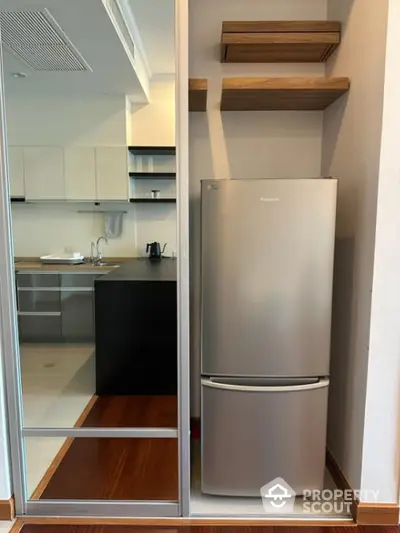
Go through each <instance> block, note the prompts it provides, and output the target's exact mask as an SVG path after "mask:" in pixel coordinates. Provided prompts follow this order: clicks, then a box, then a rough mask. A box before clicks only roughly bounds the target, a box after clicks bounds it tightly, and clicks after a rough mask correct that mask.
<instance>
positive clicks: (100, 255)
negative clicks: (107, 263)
mask: <svg viewBox="0 0 400 533" xmlns="http://www.w3.org/2000/svg"><path fill="white" fill-rule="evenodd" d="M101 241H104V242H105V243H106V244H108V239H107V237H99V238H98V239H97V242H96V253H97V257H96V262H95V264H96V265H101V264H102V262H103V255H102V253H101V251H100V246H99V245H100V242H101Z"/></svg>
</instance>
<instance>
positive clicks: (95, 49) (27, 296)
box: [0, 0, 179, 516]
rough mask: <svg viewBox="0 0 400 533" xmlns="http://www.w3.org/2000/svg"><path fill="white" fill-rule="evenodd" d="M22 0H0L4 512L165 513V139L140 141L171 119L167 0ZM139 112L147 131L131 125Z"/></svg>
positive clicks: (169, 416) (171, 220)
mask: <svg viewBox="0 0 400 533" xmlns="http://www.w3.org/2000/svg"><path fill="white" fill-rule="evenodd" d="M152 2H154V9H156V6H157V8H159V2H158V0H152ZM23 4H24V2H23V0H13V1H12V2H11V1H10V0H0V24H1V30H2V48H3V62H2V68H3V74H4V87H2V89H5V91H4V92H3V94H2V97H3V98H4V94H5V100H4V101H3V108H2V118H3V135H5V134H7V138H6V137H3V145H2V151H3V152H4V154H5V156H6V159H4V160H2V163H3V168H2V172H3V175H4V176H8V179H9V188H7V187H4V188H3V189H2V191H1V194H2V205H3V207H4V208H5V209H4V212H5V213H6V215H7V217H8V219H7V220H4V221H3V222H4V223H5V227H7V226H8V228H9V229H11V242H12V250H10V248H9V247H8V249H7V244H9V243H7V239H6V240H5V241H4V242H3V243H2V245H4V248H5V249H6V250H7V254H8V265H7V266H6V270H7V272H5V274H6V277H5V279H8V281H10V280H12V286H11V285H9V286H7V287H6V290H5V291H3V295H2V298H3V300H2V307H3V311H4V309H5V306H8V311H9V317H10V318H9V320H10V323H9V326H10V331H13V330H14V335H13V336H12V337H10V338H9V339H8V343H9V346H10V354H12V353H13V354H14V355H13V361H11V363H10V362H9V364H8V379H9V381H10V382H13V383H14V389H15V390H11V391H10V398H11V402H10V411H11V413H12V414H13V415H14V422H15V426H16V427H13V435H14V436H16V437H17V439H16V442H17V447H16V448H15V449H13V455H14V457H13V458H14V464H15V465H16V466H15V473H14V478H15V496H16V504H17V510H18V512H19V513H21V514H40V515H68V514H74V515H88V514H90V515H93V516H96V515H98V516H101V515H104V516H119V515H122V516H178V514H179V459H178V458H179V452H178V444H179V441H178V429H177V428H178V391H177V383H178V379H177V260H176V256H177V228H176V187H175V180H176V173H177V170H176V161H175V158H176V152H175V139H174V136H171V137H170V139H169V141H168V143H166V142H165V146H164V147H161V148H158V150H157V149H155V150H154V146H158V147H159V146H160V144H161V143H160V140H159V139H157V135H158V134H159V133H160V132H159V128H160V127H162V128H164V132H165V131H174V129H175V124H174V116H173V115H174V114H173V113H172V114H171V113H170V110H171V109H173V108H174V106H175V102H174V85H175V82H174V74H175V48H174V31H175V18H174V10H175V6H174V1H173V0H167V1H165V2H164V3H163V9H164V10H165V13H164V16H163V17H160V18H157V20H153V19H152V9H148V6H147V9H146V10H143V9H141V7H140V6H141V2H136V1H135V0H130V1H129V2H126V3H124V5H122V4H121V5H120V4H119V2H98V1H88V2H85V3H84V5H83V4H82V3H81V2H77V1H72V2H68V3H63V4H62V5H61V4H60V2H56V1H55V0H54V1H53V2H52V1H50V2H49V3H48V9H46V10H40V9H38V10H37V11H33V12H30V13H27V12H26V10H24V8H23ZM78 10H79V17H86V19H87V20H91V24H92V27H91V30H90V31H88V28H87V27H85V30H84V31H83V30H82V28H81V25H78V24H77V16H76V15H77V13H78ZM130 17H134V18H135V19H136V21H137V22H140V23H141V24H139V27H143V28H144V29H145V30H144V31H146V34H145V35H143V36H142V40H143V43H144V48H143V50H142V53H143V54H146V55H147V61H148V62H149V65H150V66H151V72H152V74H153V75H155V74H157V72H158V69H164V68H167V69H168V74H170V76H169V78H168V79H169V80H170V81H169V82H168V83H169V87H168V88H165V87H163V88H160V86H158V85H154V83H152V82H151V80H150V79H149V76H148V74H149V73H146V74H144V73H143V72H142V71H141V72H138V71H137V70H136V63H135V62H133V60H132V59H133V58H132V54H131V49H132V47H131V46H130V43H129V42H126V40H127V39H129V38H131V37H130V35H131V34H130V32H129V31H128V32H126V31H125V29H126V27H125V29H124V28H123V29H124V31H121V25H122V26H125V25H126V24H128V22H127V21H129V19H130ZM28 19H29V20H28ZM15 20H18V21H19V23H20V24H21V25H22V26H23V27H24V39H26V38H27V36H28V37H29V35H32V39H33V36H34V35H35V31H36V30H37V28H38V27H39V26H40V27H41V28H42V30H43V28H44V29H45V30H46V31H48V32H49V36H50V35H51V37H52V39H54V40H55V43H53V44H54V45H56V44H58V45H59V46H58V48H57V50H58V54H59V55H58V56H57V57H55V56H54V49H55V48H54V47H53V48H52V47H51V46H48V48H46V46H47V44H46V43H47V41H46V42H44V43H41V44H40V46H42V48H41V49H42V51H43V49H44V53H42V55H41V56H40V57H39V56H38V55H35V54H30V55H29V50H28V49H25V48H24V47H19V46H18V39H19V38H22V34H21V35H19V33H18V31H14V30H13V31H11V28H14V27H15V24H14V23H13V21H14V22H15ZM158 20H162V27H157V24H160V22H158ZM13 24H14V25H13ZM152 24H154V27H152ZM22 26H21V27H22ZM18 27H19V26H17V28H18ZM146 28H147V30H146ZM128 29H129V28H128ZM149 29H151V31H149ZM160 32H162V34H163V41H162V42H163V49H162V54H160V53H159V52H160V51H155V48H154V46H155V43H154V42H153V37H152V36H155V35H157V34H159V33H160ZM32 42H36V41H34V40H33V41H32ZM131 44H133V43H131ZM43 47H44V48H43ZM33 48H34V46H33ZM135 53H137V54H140V53H141V52H140V51H138V52H136V49H135ZM161 55H162V59H160V56H161ZM105 58H106V59H107V60H105ZM160 73H161V72H160ZM143 76H147V78H146V77H143ZM155 77H157V76H155ZM151 96H153V99H154V98H155V99H157V98H159V101H158V103H157V105H156V104H154V108H151V109H150V113H149V117H152V118H148V117H146V116H144V117H143V114H141V113H139V111H140V108H139V107H137V106H136V107H135V106H134V105H133V104H132V101H133V102H141V104H142V106H143V105H145V106H149V108H150V107H151V105H152V103H151V102H152V99H151ZM160 108H161V109H163V108H164V109H166V108H168V110H169V112H168V114H167V115H166V114H165V113H163V112H162V113H161V115H160V116H159V115H158V114H157V113H158V111H157V110H159V109H160ZM4 111H5V115H4ZM5 117H6V120H5ZM150 120H153V122H154V124H153V125H152V124H151V123H150ZM167 120H170V121H171V122H172V123H170V124H166V121H167ZM143 121H144V122H143ZM144 123H145V125H146V127H147V128H148V129H147V131H153V132H154V133H153V134H154V136H155V137H154V139H150V138H149V137H148V136H147V137H146V138H144V137H143V140H142V141H141V139H140V138H139V137H138V135H139V134H138V132H139V133H140V131H142V129H143V125H144ZM141 144H143V146H142V147H141V146H140V145H141ZM149 145H151V146H149ZM152 147H153V151H152ZM2 159H3V158H2ZM139 159H140V160H139ZM139 167H140V168H139ZM148 244H151V246H147V245H148ZM158 244H159V245H160V246H159V247H157V246H158ZM164 244H166V246H164ZM149 249H150V251H151V254H152V257H151V258H149V257H148V256H147V254H146V251H147V250H149ZM161 249H163V250H164V251H163V252H162V254H161V253H159V252H158V251H157V250H161ZM11 348H12V349H11Z"/></svg>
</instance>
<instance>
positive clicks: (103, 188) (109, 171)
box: [96, 147, 129, 201]
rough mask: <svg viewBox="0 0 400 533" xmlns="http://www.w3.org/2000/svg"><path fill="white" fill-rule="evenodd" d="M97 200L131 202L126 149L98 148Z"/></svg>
mask: <svg viewBox="0 0 400 533" xmlns="http://www.w3.org/2000/svg"><path fill="white" fill-rule="evenodd" d="M96 181H97V199H98V200H99V201H100V200H126V201H127V200H129V176H128V151H127V148H126V147H101V148H96Z"/></svg>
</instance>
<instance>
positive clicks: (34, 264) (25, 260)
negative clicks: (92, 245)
mask: <svg viewBox="0 0 400 533" xmlns="http://www.w3.org/2000/svg"><path fill="white" fill-rule="evenodd" d="M132 259H135V257H105V258H104V262H105V263H126V262H127V261H131V260H132ZM14 267H15V270H43V271H70V270H72V271H83V272H85V271H96V272H97V271H107V272H108V271H110V270H112V269H114V268H116V267H115V266H114V265H108V266H107V265H106V266H94V265H92V264H91V263H81V264H79V265H48V264H43V263H42V262H41V261H40V259H38V258H37V257H16V258H15V260H14Z"/></svg>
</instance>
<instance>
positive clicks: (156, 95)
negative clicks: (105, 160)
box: [129, 79, 175, 146]
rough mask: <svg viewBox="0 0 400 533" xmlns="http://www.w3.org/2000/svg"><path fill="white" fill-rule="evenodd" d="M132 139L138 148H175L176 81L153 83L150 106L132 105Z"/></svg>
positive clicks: (130, 141) (132, 142)
mask: <svg viewBox="0 0 400 533" xmlns="http://www.w3.org/2000/svg"><path fill="white" fill-rule="evenodd" d="M131 113H132V114H131V138H130V140H129V144H132V145H137V146H175V80H174V79H171V80H169V81H164V82H158V83H157V82H156V83H152V84H151V86H150V101H149V103H148V104H144V105H136V104H132V110H131Z"/></svg>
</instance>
